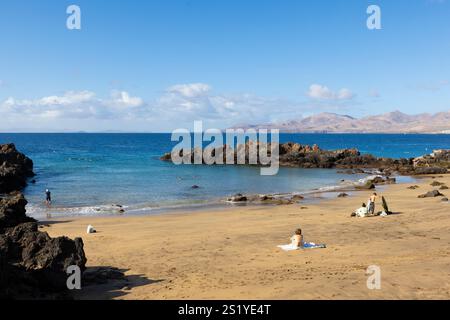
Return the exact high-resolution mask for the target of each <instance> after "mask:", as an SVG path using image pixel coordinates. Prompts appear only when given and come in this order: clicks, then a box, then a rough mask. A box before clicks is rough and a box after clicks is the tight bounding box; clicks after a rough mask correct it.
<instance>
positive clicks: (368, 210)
mask: <svg viewBox="0 0 450 320" xmlns="http://www.w3.org/2000/svg"><path fill="white" fill-rule="evenodd" d="M377 199H378V195H377V194H376V193H375V192H374V193H373V194H372V195H371V196H370V197H369V200H368V201H367V205H366V204H365V203H363V204H362V206H361V208H359V209H357V210H356V211H354V212H352V215H351V216H352V217H359V218H364V217H370V216H375V201H376V200H377ZM383 201H384V199H383ZM388 214H389V213H388V212H386V210H383V211H382V212H381V213H380V214H379V215H380V216H387V215H388Z"/></svg>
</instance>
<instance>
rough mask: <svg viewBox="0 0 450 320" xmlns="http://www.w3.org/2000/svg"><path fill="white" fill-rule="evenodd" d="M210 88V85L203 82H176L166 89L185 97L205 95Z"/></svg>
mask: <svg viewBox="0 0 450 320" xmlns="http://www.w3.org/2000/svg"><path fill="white" fill-rule="evenodd" d="M210 90H211V87H210V86H209V85H207V84H205V83H190V84H177V85H174V86H172V87H170V88H169V89H168V90H167V91H168V92H170V93H174V94H179V95H181V96H184V97H186V98H194V97H199V96H202V95H205V94H206V93H208V92H209V91H210Z"/></svg>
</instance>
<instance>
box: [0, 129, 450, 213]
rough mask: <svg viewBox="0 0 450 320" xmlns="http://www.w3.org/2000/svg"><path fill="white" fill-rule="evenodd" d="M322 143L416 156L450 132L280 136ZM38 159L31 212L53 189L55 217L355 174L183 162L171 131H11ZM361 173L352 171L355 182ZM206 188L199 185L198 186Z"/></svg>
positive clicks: (5, 136) (145, 209)
mask: <svg viewBox="0 0 450 320" xmlns="http://www.w3.org/2000/svg"><path fill="white" fill-rule="evenodd" d="M287 141H293V142H298V143H302V144H314V143H316V144H318V145H319V146H320V147H321V148H323V149H341V148H351V147H356V148H358V149H359V150H360V151H361V152H363V153H371V154H374V155H376V156H386V157H393V158H400V157H416V156H419V155H423V154H427V153H430V152H432V150H433V149H440V148H447V149H448V148H450V135H395V134H281V136H280V142H287ZM7 142H13V143H15V144H16V146H17V148H18V149H19V150H20V151H21V152H24V153H25V154H27V155H28V156H29V157H30V158H32V159H33V161H34V164H35V172H36V174H37V176H36V183H35V184H30V185H29V186H28V187H27V188H26V189H25V195H26V197H27V199H28V201H29V206H28V207H27V210H28V213H29V214H30V215H35V216H37V217H39V216H42V215H45V214H48V213H49V210H48V209H47V208H46V207H45V206H44V203H43V200H44V198H45V196H44V190H45V189H46V188H49V189H50V190H51V191H52V197H53V207H52V209H51V210H50V213H51V214H52V215H70V214H76V215H78V214H80V215H83V214H100V213H102V212H103V213H108V212H109V211H111V210H112V209H111V208H110V206H111V205H112V204H121V205H123V206H124V207H125V208H126V212H127V213H140V212H142V213H149V212H153V211H155V210H158V209H160V208H167V209H170V208H175V207H178V206H180V207H184V206H188V205H196V204H205V203H216V202H217V201H218V200H219V199H223V198H224V197H226V196H228V195H232V194H235V193H239V192H240V193H284V192H305V191H308V190H311V189H315V188H320V187H324V186H329V185H337V184H338V183H339V182H340V181H341V180H342V179H349V178H350V177H349V176H348V175H345V174H339V173H337V172H336V170H321V169H296V168H281V169H280V172H279V174H278V175H276V176H261V175H260V174H259V169H258V168H255V167H246V166H197V165H183V166H176V165H174V164H172V163H170V162H163V161H160V160H159V157H160V156H161V155H162V154H163V153H165V152H169V151H170V150H171V149H172V147H173V146H174V145H175V144H176V142H172V141H171V139H170V134H84V133H79V134H78V133H77V134H34V133H33V134H12V133H0V143H7ZM356 178H359V176H352V177H351V179H356ZM194 184H195V185H199V186H200V189H192V188H191V186H192V185H194Z"/></svg>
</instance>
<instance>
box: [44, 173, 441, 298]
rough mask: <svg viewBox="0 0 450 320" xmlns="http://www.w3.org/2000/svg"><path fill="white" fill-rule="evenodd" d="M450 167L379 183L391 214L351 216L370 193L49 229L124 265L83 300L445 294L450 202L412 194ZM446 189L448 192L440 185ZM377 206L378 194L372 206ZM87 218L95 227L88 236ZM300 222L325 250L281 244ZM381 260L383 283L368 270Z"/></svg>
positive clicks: (96, 258)
mask: <svg viewBox="0 0 450 320" xmlns="http://www.w3.org/2000/svg"><path fill="white" fill-rule="evenodd" d="M432 181H440V182H444V183H445V184H446V185H447V186H449V187H450V175H445V176H440V177H436V178H435V179H432V178H431V177H427V178H423V179H420V180H419V181H418V183H415V184H417V185H419V188H418V189H416V190H410V189H408V188H407V187H408V186H409V185H410V184H397V185H390V186H387V187H383V189H382V190H383V191H382V192H379V193H380V194H382V195H384V196H385V197H386V199H387V201H388V204H389V207H390V209H391V210H392V211H394V212H395V213H396V214H394V215H391V216H388V217H371V218H351V217H350V213H351V212H352V211H353V210H355V209H357V208H358V207H359V206H360V205H361V203H362V202H363V201H364V202H365V201H366V200H367V198H368V196H369V195H370V193H371V191H360V192H356V193H354V194H353V195H352V196H351V197H347V198H339V199H331V200H324V201H321V202H319V203H309V204H301V203H300V204H294V205H282V206H270V207H250V206H249V207H236V208H232V209H225V210H215V209H211V210H207V211H201V212H183V213H174V214H161V215H157V216H119V217H110V216H108V217H93V218H64V219H52V221H48V222H43V224H48V226H45V227H44V228H42V229H41V230H43V231H47V232H48V233H49V234H50V235H51V236H60V235H66V236H69V237H71V238H73V237H82V238H83V241H84V243H85V251H86V255H87V257H88V267H94V266H110V267H117V268H120V269H122V270H126V276H127V280H128V284H127V285H125V286H124V285H123V283H119V282H111V283H107V284H104V285H94V286H88V287H84V288H83V289H82V290H81V291H80V292H78V293H77V297H78V298H82V299H111V298H115V299H450V281H449V279H450V277H449V276H450V203H448V202H442V201H441V197H437V198H426V199H419V198H417V196H418V195H419V194H422V193H425V192H427V191H431V190H433V189H439V187H432V186H430V183H431V182H432ZM441 192H442V193H443V194H445V195H446V196H450V191H449V190H441ZM378 209H379V210H381V201H378V202H377V210H378ZM88 224H92V225H93V226H94V227H95V228H96V229H97V230H98V233H96V234H90V235H87V234H86V227H87V225H88ZM299 227H301V228H302V229H303V233H304V236H305V240H306V241H313V242H319V243H326V244H327V248H326V249H314V250H298V251H293V252H284V251H282V250H280V249H279V248H277V245H279V244H287V243H289V238H290V236H291V235H292V233H293V231H294V230H295V229H296V228H299ZM370 265H377V266H379V267H380V268H381V289H380V290H369V289H368V288H367V284H366V281H367V277H368V276H367V275H366V269H367V268H368V266H370Z"/></svg>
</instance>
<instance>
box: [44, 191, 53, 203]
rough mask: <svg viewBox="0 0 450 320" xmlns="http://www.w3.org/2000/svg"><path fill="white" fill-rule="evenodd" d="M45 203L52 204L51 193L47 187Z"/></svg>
mask: <svg viewBox="0 0 450 320" xmlns="http://www.w3.org/2000/svg"><path fill="white" fill-rule="evenodd" d="M45 203H46V204H47V206H50V205H51V204H52V193H51V192H50V190H48V189H45Z"/></svg>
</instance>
